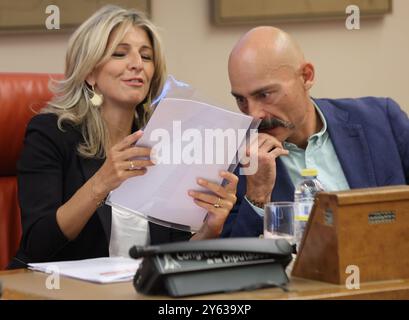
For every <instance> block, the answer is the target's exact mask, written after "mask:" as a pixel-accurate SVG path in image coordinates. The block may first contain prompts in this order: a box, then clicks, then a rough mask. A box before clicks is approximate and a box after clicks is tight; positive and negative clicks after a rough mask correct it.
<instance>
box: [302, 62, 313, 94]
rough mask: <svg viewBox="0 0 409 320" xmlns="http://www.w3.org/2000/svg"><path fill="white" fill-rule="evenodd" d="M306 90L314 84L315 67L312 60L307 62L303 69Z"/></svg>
mask: <svg viewBox="0 0 409 320" xmlns="http://www.w3.org/2000/svg"><path fill="white" fill-rule="evenodd" d="M301 72H302V73H301V76H302V78H303V82H304V88H305V90H310V89H311V88H312V86H313V85H314V77H315V69H314V65H313V64H312V63H311V62H306V63H305V64H304V65H303V67H302V71H301Z"/></svg>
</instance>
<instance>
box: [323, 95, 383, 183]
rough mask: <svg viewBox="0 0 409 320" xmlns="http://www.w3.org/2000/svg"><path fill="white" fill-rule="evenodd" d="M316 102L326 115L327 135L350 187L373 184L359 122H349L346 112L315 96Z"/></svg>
mask: <svg viewBox="0 0 409 320" xmlns="http://www.w3.org/2000/svg"><path fill="white" fill-rule="evenodd" d="M315 102H316V103H317V105H318V106H319V107H320V110H321V111H322V113H323V114H324V116H325V119H326V121H327V125H328V133H329V136H330V138H331V141H332V144H333V146H334V149H335V153H336V154H337V156H338V160H339V162H340V164H341V167H342V169H343V171H344V174H345V177H346V179H347V181H348V184H349V187H350V188H351V189H352V188H367V187H374V186H376V178H375V170H374V167H373V164H372V160H371V157H370V153H369V147H368V142H367V139H366V137H365V133H364V130H363V128H362V125H361V124H358V123H350V120H349V112H347V111H345V110H341V109H339V108H336V107H334V106H333V105H332V104H330V103H329V102H328V101H325V100H319V99H318V100H315Z"/></svg>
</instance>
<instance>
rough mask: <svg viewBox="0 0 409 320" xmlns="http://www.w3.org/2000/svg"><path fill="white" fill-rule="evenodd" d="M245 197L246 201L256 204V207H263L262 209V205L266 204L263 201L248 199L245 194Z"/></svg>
mask: <svg viewBox="0 0 409 320" xmlns="http://www.w3.org/2000/svg"><path fill="white" fill-rule="evenodd" d="M246 198H247V201H248V202H250V203H251V204H252V205H254V206H256V207H258V208H260V209H263V210H264V206H265V205H266V203H265V202H262V201H255V200H253V199H250V198H249V197H247V196H246Z"/></svg>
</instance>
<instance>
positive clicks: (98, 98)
mask: <svg viewBox="0 0 409 320" xmlns="http://www.w3.org/2000/svg"><path fill="white" fill-rule="evenodd" d="M91 91H92V98H91V99H90V101H91V104H92V105H93V106H94V107H100V106H101V105H102V103H103V102H104V96H103V95H102V94H98V93H96V92H95V90H94V86H91Z"/></svg>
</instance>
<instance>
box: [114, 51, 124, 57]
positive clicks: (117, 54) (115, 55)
mask: <svg viewBox="0 0 409 320" xmlns="http://www.w3.org/2000/svg"><path fill="white" fill-rule="evenodd" d="M112 56H113V57H116V58H121V57H125V56H126V53H125V52H114V53H113V54H112Z"/></svg>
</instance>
